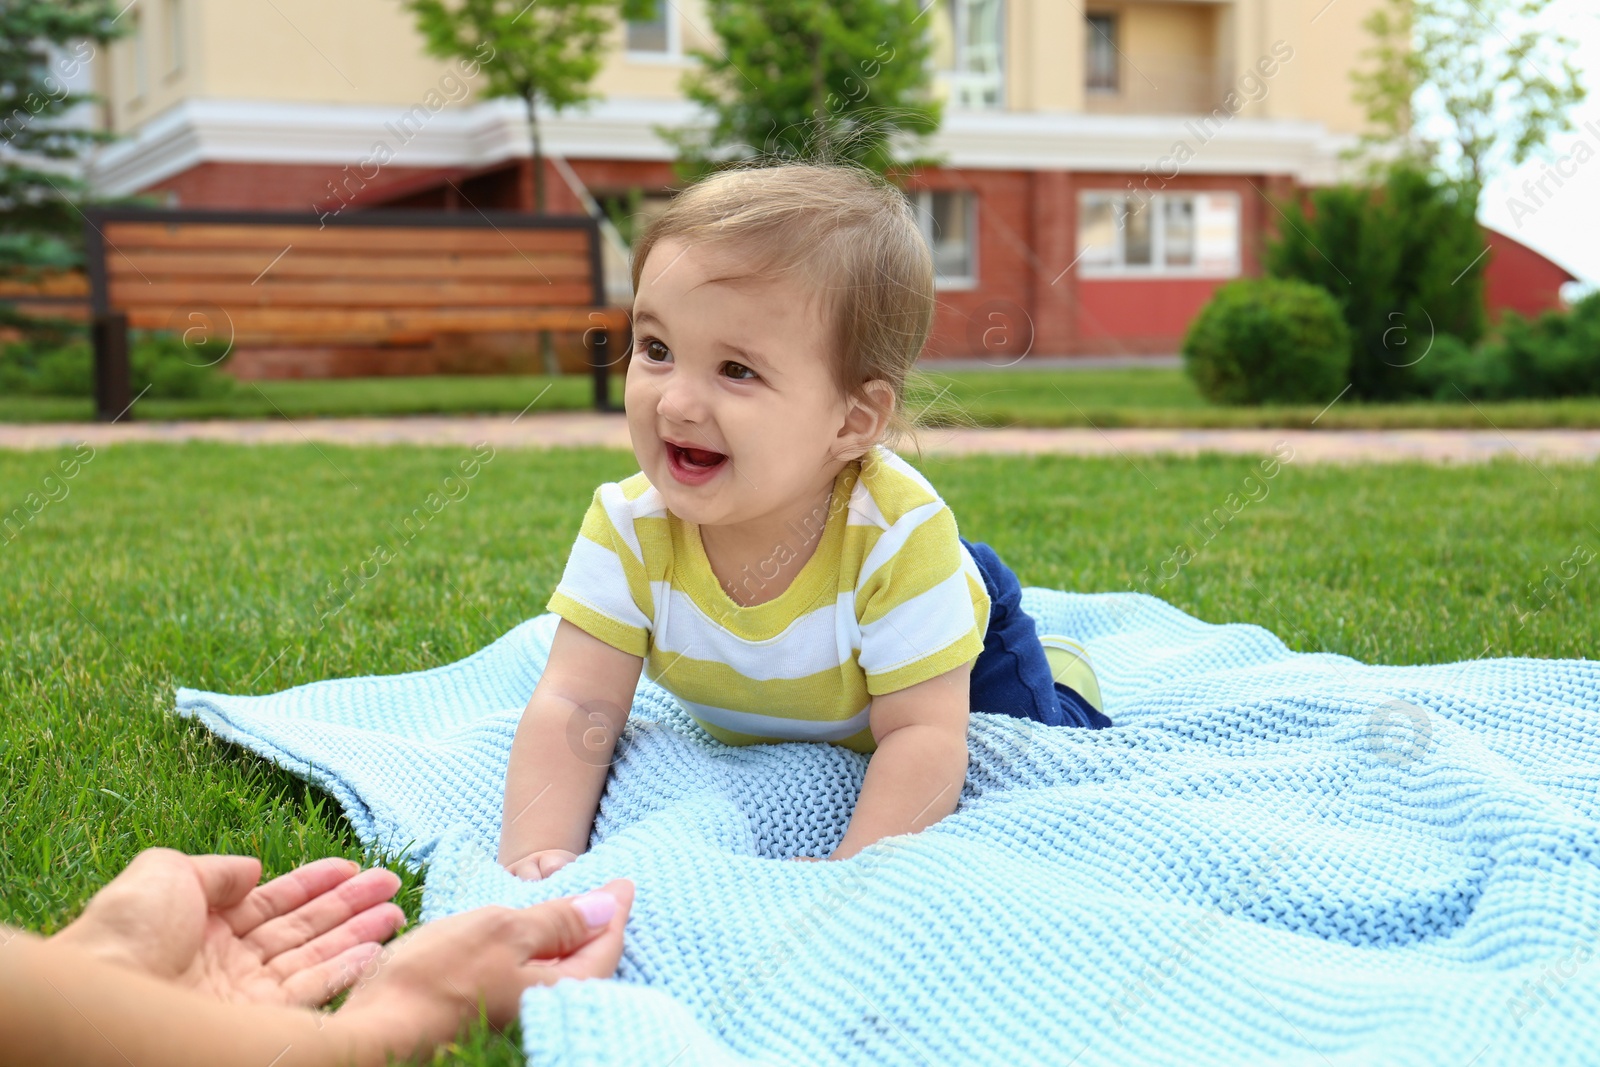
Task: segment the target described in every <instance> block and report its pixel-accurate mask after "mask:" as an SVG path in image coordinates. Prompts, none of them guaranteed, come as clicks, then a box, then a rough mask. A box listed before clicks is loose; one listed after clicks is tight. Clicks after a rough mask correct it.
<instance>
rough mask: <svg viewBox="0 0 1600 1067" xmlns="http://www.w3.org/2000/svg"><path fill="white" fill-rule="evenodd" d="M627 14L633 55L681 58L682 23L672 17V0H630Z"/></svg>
mask: <svg viewBox="0 0 1600 1067" xmlns="http://www.w3.org/2000/svg"><path fill="white" fill-rule="evenodd" d="M623 14H624V15H625V16H627V21H626V23H625V28H624V30H623V32H624V34H625V35H626V39H627V50H628V52H629V53H630V54H631V55H630V58H633V59H649V58H654V59H676V58H678V53H679V51H680V49H679V47H678V27H677V23H676V21H675V20H674V19H673V18H672V14H673V8H672V4H671V0H628V2H627V3H625V4H624V5H623ZM634 16H641V17H634Z"/></svg>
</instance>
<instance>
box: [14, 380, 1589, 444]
mask: <svg viewBox="0 0 1600 1067" xmlns="http://www.w3.org/2000/svg"><path fill="white" fill-rule="evenodd" d="M925 371H926V373H927V374H928V377H929V379H930V380H931V381H932V383H933V387H932V388H931V389H923V390H918V391H915V392H914V393H913V394H912V395H911V396H910V397H909V398H908V404H909V406H911V407H912V408H921V407H923V406H925V405H927V404H928V402H929V401H930V400H934V399H937V404H935V405H934V407H933V408H932V409H931V411H930V413H929V421H931V422H933V423H935V424H947V423H963V424H968V425H978V426H1099V427H1111V426H1148V427H1217V428H1236V427H1256V426H1261V427H1271V426H1282V427H1309V426H1312V425H1313V424H1315V426H1316V427H1317V428H1318V429H1399V428H1405V427H1419V428H1438V429H1443V428H1463V429H1480V430H1481V429H1488V428H1490V427H1498V428H1500V429H1512V428H1533V427H1591V428H1592V427H1600V397H1591V398H1580V399H1568V400H1524V401H1493V402H1482V403H1479V404H1476V405H1474V404H1471V403H1467V402H1465V401H1463V402H1459V403H1437V404H1432V403H1406V404H1361V403H1357V402H1356V401H1353V400H1351V399H1349V398H1348V397H1346V398H1344V399H1341V400H1340V401H1339V402H1338V403H1336V404H1334V405H1333V406H1332V407H1326V405H1324V404H1309V405H1301V406H1272V407H1259V408H1249V407H1217V406H1214V405H1211V404H1208V403H1207V402H1206V401H1205V400H1204V399H1202V398H1201V396H1200V394H1199V393H1198V392H1196V391H1195V388H1194V384H1193V383H1192V382H1190V381H1189V379H1188V378H1187V377H1185V375H1184V373H1183V372H1182V371H1181V370H1178V369H1175V368H1155V369H1141V368H1127V369H1116V370H1081V371H1044V370H1010V371H999V370H996V371H958V372H950V371H939V370H937V364H926V365H925ZM546 386H549V391H548V392H544V390H545V388H546ZM612 389H613V400H614V401H615V402H618V403H620V402H621V397H622V386H621V382H620V381H614V382H613V385H612ZM541 394H542V395H541ZM535 398H538V403H537V404H536V405H535V406H534V408H533V411H534V412H535V413H537V412H545V411H571V410H587V409H588V408H589V406H590V404H591V400H592V392H591V386H590V384H589V379H588V378H586V377H582V376H578V375H567V376H564V377H559V378H547V377H540V376H535V375H529V376H523V377H518V376H477V377H471V376H466V377H463V376H455V377H451V376H440V377H432V378H356V379H335V380H307V381H273V382H246V383H241V384H240V386H239V388H238V389H237V390H236V392H235V393H234V395H232V396H229V397H226V398H222V399H217V400H157V399H150V398H146V399H143V400H140V401H139V402H138V404H137V406H136V407H135V409H134V411H133V413H132V417H134V418H139V419H147V420H156V419H211V418H226V419H238V418H267V419H271V418H283V417H287V418H295V419H298V418H313V417H334V416H353V415H433V414H507V413H516V412H520V411H522V410H523V409H524V408H526V407H527V406H528V405H529V404H530V403H532V402H533V401H534V399H535ZM1328 399H1329V400H1330V401H1331V400H1332V399H1333V397H1329V398H1328ZM93 416H94V410H93V407H92V405H91V404H90V402H89V401H88V400H75V399H71V398H63V397H0V422H59V421H68V420H87V419H90V418H93Z"/></svg>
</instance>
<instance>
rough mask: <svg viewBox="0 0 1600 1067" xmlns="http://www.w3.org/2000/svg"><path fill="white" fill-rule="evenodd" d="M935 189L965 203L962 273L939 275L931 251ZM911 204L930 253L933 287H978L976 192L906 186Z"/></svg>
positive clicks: (932, 249)
mask: <svg viewBox="0 0 1600 1067" xmlns="http://www.w3.org/2000/svg"><path fill="white" fill-rule="evenodd" d="M935 193H944V194H946V195H949V196H954V197H958V198H959V199H960V202H961V203H963V204H965V205H966V223H967V267H968V270H967V273H966V274H963V275H941V274H940V273H939V261H938V257H937V255H934V243H933V242H934V233H933V224H934V214H933V197H934V194H935ZM908 195H909V196H910V197H911V206H912V207H913V208H914V209H915V210H916V213H917V227H918V229H920V230H921V231H922V238H923V240H925V241H927V242H928V252H929V254H930V255H934V267H933V287H934V289H935V290H958V291H959V290H968V289H976V288H977V287H978V278H979V275H980V267H979V264H978V195H977V194H976V193H974V192H973V191H972V190H970V189H913V190H909V192H908Z"/></svg>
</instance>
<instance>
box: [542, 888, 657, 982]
mask: <svg viewBox="0 0 1600 1067" xmlns="http://www.w3.org/2000/svg"><path fill="white" fill-rule="evenodd" d="M603 888H604V889H605V891H606V892H607V893H609V894H610V895H612V896H614V897H616V899H617V910H616V913H615V914H613V915H612V917H611V919H610V921H609V922H607V923H606V925H605V926H604V927H602V928H601V931H600V935H599V936H598V937H596V938H594V939H593V940H592V941H589V942H588V943H587V944H584V945H583V946H581V947H580V948H578V949H577V950H576V951H575V952H572V953H570V954H569V955H567V956H566V958H564V959H558V960H553V961H551V962H550V963H549V964H548V965H546V966H544V967H541V968H537V969H538V970H539V971H541V972H543V974H542V975H541V977H540V981H541V983H544V984H548V983H549V982H551V981H554V980H555V979H556V978H609V977H610V976H611V975H613V974H615V973H616V972H617V963H618V961H620V960H621V959H622V948H623V936H624V935H623V931H624V928H625V927H626V926H627V925H628V912H629V909H630V908H632V907H633V883H632V882H629V881H626V880H618V881H615V882H611V883H610V884H608V885H606V886H605V887H603Z"/></svg>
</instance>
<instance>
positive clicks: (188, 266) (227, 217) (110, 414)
mask: <svg viewBox="0 0 1600 1067" xmlns="http://www.w3.org/2000/svg"><path fill="white" fill-rule="evenodd" d="M85 238H86V241H85V258H86V264H87V267H88V274H89V287H90V295H91V309H92V327H93V329H92V332H93V338H94V358H95V410H96V413H97V417H98V418H100V419H102V420H105V419H112V418H116V417H117V416H118V415H119V414H121V413H123V412H125V411H126V410H127V409H128V407H129V405H130V404H131V403H132V402H133V400H134V397H133V396H132V395H131V388H130V378H129V368H128V330H129V328H130V327H132V328H135V329H142V330H170V331H172V332H174V333H177V334H179V335H182V336H183V337H184V338H185V343H186V344H192V345H193V346H194V347H195V349H196V350H200V348H199V346H200V344H201V343H204V344H205V345H207V346H210V345H215V346H217V347H215V348H210V347H207V348H205V349H203V351H204V353H205V358H206V359H208V360H209V359H212V358H213V355H212V354H213V353H215V356H214V358H215V359H216V360H220V359H221V358H222V355H223V354H225V353H226V352H227V351H229V350H231V349H232V348H233V347H235V346H242V345H256V346H264V345H270V346H275V347H296V346H329V345H390V344H406V343H412V344H415V343H425V342H428V341H430V340H431V339H432V338H434V337H437V336H439V335H441V334H458V333H468V334H470V333H491V332H493V333H504V332H509V331H516V332H521V331H540V330H549V331H552V332H566V333H581V334H583V336H584V341H585V345H586V348H587V350H588V353H589V367H590V370H591V374H592V378H593V381H594V402H595V408H596V410H600V411H614V410H618V409H617V408H616V407H615V406H613V405H612V404H611V402H610V389H609V374H610V372H609V368H610V367H611V365H612V364H615V363H619V362H621V360H622V359H624V358H626V355H627V354H628V352H629V351H630V350H631V348H632V340H631V332H630V325H629V319H628V310H627V309H626V308H621V307H608V306H607V305H606V294H605V279H604V274H603V270H602V266H601V258H600V254H601V253H600V232H599V227H598V225H597V224H596V222H595V220H594V219H591V218H588V217H585V216H550V215H522V214H512V213H508V212H488V213H484V212H476V211H474V212H459V213H458V212H436V211H350V212H345V213H343V214H340V215H332V216H324V217H322V218H320V219H319V217H318V216H316V215H308V214H307V215H303V214H288V213H260V212H229V211H187V210H163V209H156V208H125V207H118V208H94V209H90V210H89V211H88V212H87V214H86V215H85ZM613 353H616V354H615V355H613Z"/></svg>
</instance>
